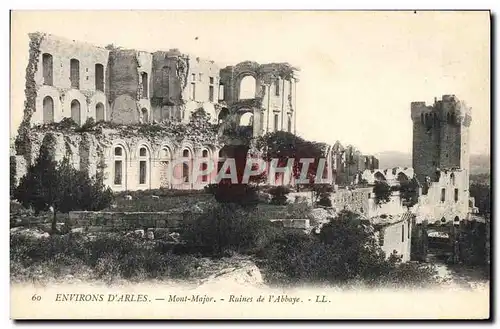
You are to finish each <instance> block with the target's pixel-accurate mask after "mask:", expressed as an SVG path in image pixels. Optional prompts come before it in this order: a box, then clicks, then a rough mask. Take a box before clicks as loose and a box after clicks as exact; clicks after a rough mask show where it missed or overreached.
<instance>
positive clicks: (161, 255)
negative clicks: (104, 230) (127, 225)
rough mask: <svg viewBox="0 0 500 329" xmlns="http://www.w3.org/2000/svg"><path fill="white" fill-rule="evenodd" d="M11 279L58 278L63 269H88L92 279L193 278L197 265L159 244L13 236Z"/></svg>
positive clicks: (119, 237)
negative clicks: (35, 276)
mask: <svg viewBox="0 0 500 329" xmlns="http://www.w3.org/2000/svg"><path fill="white" fill-rule="evenodd" d="M10 247H11V248H10V256H11V269H13V272H11V275H12V276H14V278H24V279H26V278H27V279H29V278H32V277H33V275H34V274H35V273H38V272H40V271H41V272H42V273H43V274H44V275H45V276H47V275H48V276H55V277H57V276H59V275H61V274H63V273H62V272H63V271H65V269H67V268H72V269H73V270H72V271H73V273H78V272H79V271H80V272H81V269H83V268H88V269H90V270H91V271H92V273H93V276H94V278H98V279H104V280H106V281H112V280H114V279H118V278H124V279H130V280H144V279H150V278H174V279H175V278H184V279H188V278H191V277H193V276H194V275H195V274H196V272H195V270H196V268H197V267H198V266H199V261H198V259H197V258H196V257H194V256H190V255H176V254H174V253H173V252H172V248H171V247H167V246H166V245H165V244H164V243H162V242H161V241H141V240H137V239H133V238H130V237H126V236H122V235H118V234H101V235H99V236H98V237H96V238H95V239H88V238H87V237H85V236H84V235H81V234H67V235H64V236H58V235H55V236H50V237H48V238H35V237H30V236H26V235H21V234H13V235H12V236H11V241H10Z"/></svg>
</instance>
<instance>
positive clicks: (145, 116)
mask: <svg viewBox="0 0 500 329" xmlns="http://www.w3.org/2000/svg"><path fill="white" fill-rule="evenodd" d="M141 121H142V123H147V122H149V116H148V109H147V108H145V107H143V108H142V110H141Z"/></svg>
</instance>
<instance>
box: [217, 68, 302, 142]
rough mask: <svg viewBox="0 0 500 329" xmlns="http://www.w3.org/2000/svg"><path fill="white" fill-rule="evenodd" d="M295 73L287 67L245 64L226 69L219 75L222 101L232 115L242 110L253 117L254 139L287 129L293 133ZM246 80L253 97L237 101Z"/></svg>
mask: <svg viewBox="0 0 500 329" xmlns="http://www.w3.org/2000/svg"><path fill="white" fill-rule="evenodd" d="M296 71H297V69H295V68H293V67H291V66H290V65H289V64H287V63H270V64H262V65H260V64H258V63H256V62H251V61H246V62H241V63H238V64H237V65H235V66H228V67H226V68H224V69H222V70H221V71H220V75H221V84H222V85H223V88H224V99H223V101H224V102H225V103H226V104H227V105H228V106H229V110H230V112H231V114H235V113H236V114H238V112H239V111H241V110H242V109H243V110H245V112H252V113H253V114H254V116H255V117H254V121H253V122H254V126H253V130H254V132H253V135H254V136H260V135H262V134H265V133H267V132H273V131H276V130H285V131H286V130H288V128H290V132H292V133H295V114H294V113H295V93H294V91H295V83H296V82H297V81H298V80H297V79H296V77H295V76H294V73H295V72H296ZM247 77H252V78H253V79H254V80H255V97H253V98H252V97H251V96H250V98H249V99H245V100H243V99H240V96H241V91H242V81H243V80H244V79H246V78H247ZM252 81H253V80H252ZM249 110H250V111H249ZM239 115H241V113H240V114H239ZM289 121H290V127H289V124H288V122H289Z"/></svg>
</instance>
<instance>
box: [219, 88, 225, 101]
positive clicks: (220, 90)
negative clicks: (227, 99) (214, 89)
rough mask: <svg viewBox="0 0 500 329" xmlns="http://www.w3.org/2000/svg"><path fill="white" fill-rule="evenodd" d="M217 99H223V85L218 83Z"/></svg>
mask: <svg viewBox="0 0 500 329" xmlns="http://www.w3.org/2000/svg"><path fill="white" fill-rule="evenodd" d="M219 99H220V100H221V101H223V100H224V85H219Z"/></svg>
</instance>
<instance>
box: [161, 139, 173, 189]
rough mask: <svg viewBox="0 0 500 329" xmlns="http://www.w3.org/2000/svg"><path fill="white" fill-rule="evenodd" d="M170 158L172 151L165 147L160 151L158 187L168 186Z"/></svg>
mask: <svg viewBox="0 0 500 329" xmlns="http://www.w3.org/2000/svg"><path fill="white" fill-rule="evenodd" d="M171 160H172V152H170V150H169V149H168V148H166V147H164V148H163V149H161V151H160V187H163V188H166V187H169V186H170V170H169V166H170V163H171Z"/></svg>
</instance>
